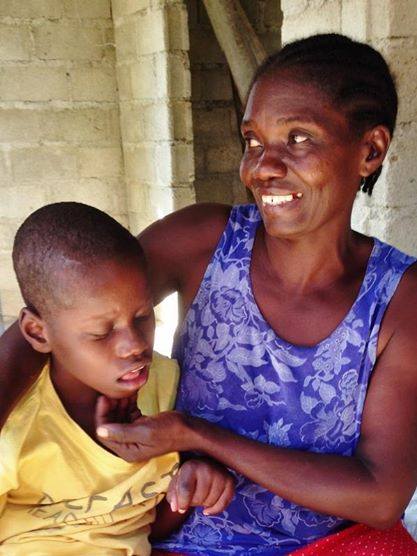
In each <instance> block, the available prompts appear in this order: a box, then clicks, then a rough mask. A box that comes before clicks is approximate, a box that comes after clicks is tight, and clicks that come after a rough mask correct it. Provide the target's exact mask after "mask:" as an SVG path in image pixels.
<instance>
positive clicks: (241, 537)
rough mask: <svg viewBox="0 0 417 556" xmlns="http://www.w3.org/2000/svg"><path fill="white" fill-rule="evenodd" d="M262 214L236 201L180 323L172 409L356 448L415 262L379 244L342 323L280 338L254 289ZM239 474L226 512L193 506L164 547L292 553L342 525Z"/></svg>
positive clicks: (283, 441)
mask: <svg viewBox="0 0 417 556" xmlns="http://www.w3.org/2000/svg"><path fill="white" fill-rule="evenodd" d="M260 222H261V218H260V214H259V211H258V209H257V207H256V206H255V205H241V206H237V207H234V208H233V209H232V212H231V215H230V219H229V222H228V224H227V226H226V229H225V231H224V233H223V235H222V238H221V240H220V242H219V245H218V246H217V249H216V251H215V254H214V255H213V258H212V260H211V262H210V264H209V265H208V267H207V270H206V273H205V275H204V278H203V281H202V283H201V286H200V288H199V291H198V293H197V295H196V298H195V299H194V301H193V303H192V305H191V308H190V309H189V311H188V313H187V315H186V318H185V320H184V322H183V324H182V327H181V329H180V330H179V333H178V336H177V341H176V343H175V347H174V357H176V358H177V359H178V361H179V363H180V366H181V369H182V377H181V382H180V387H179V392H178V398H177V400H178V401H177V408H178V409H179V410H181V411H185V412H187V413H189V414H192V415H195V416H198V417H202V418H204V419H206V420H208V421H210V422H213V423H216V424H218V425H220V426H222V427H225V428H227V429H230V430H232V431H235V432H236V433H238V434H240V435H242V436H245V437H247V438H252V439H254V440H257V441H258V442H263V443H266V444H270V445H274V446H281V447H291V448H296V449H301V450H309V451H312V452H319V453H328V454H340V455H345V456H349V455H352V453H353V452H354V449H355V446H356V444H357V441H358V437H359V433H360V425H361V417H362V409H363V405H364V400H365V395H366V389H367V385H368V381H369V377H370V373H371V371H372V368H373V366H374V363H375V357H376V344H377V340H378V331H379V327H380V323H381V320H382V317H383V315H384V312H385V309H386V307H387V305H388V303H389V301H390V299H391V297H392V295H393V294H394V292H395V289H396V287H397V285H398V282H399V280H400V279H401V276H402V275H403V273H404V271H405V270H406V269H407V268H408V266H409V265H410V264H412V263H413V262H414V261H415V259H414V258H412V257H409V256H407V255H405V254H403V253H401V252H400V251H398V250H397V249H395V248H393V247H390V246H389V245H386V244H384V243H382V242H380V241H379V240H376V239H375V241H374V247H373V250H372V253H371V255H370V258H369V262H368V266H367V269H366V274H365V277H364V280H363V283H362V286H361V289H360V291H359V294H358V296H357V298H356V300H355V302H354V303H353V305H352V307H351V309H350V310H349V312H348V314H347V315H346V317H345V318H344V320H343V321H342V322H341V323H340V324H339V325H338V326H337V328H336V329H335V330H334V331H333V332H332V333H331V334H330V335H329V336H328V337H327V338H326V339H325V340H323V341H321V342H319V343H318V344H317V345H315V346H313V347H303V346H296V345H292V344H290V343H288V342H286V341H285V340H283V339H281V338H279V337H278V336H277V335H276V334H275V332H274V331H273V330H272V329H271V327H270V326H269V324H268V322H266V321H265V319H264V317H263V316H262V314H261V312H260V309H259V308H258V306H257V304H256V301H255V299H254V296H253V292H252V286H251V280H250V274H249V270H250V261H251V255H252V248H253V242H254V238H255V233H256V230H257V228H258V226H259V224H260ZM234 474H235V476H236V495H235V497H234V499H233V501H232V503H231V504H230V506H229V507H228V508H227V510H226V511H224V512H223V513H222V514H219V515H217V516H211V517H210V516H204V515H203V513H202V512H201V510H199V509H197V510H196V511H194V512H193V513H192V514H191V515H190V516H189V517H188V518H187V520H186V521H185V523H184V525H183V527H182V528H181V529H180V530H179V531H178V532H177V533H174V534H173V535H172V536H171V537H170V538H169V539H168V540H166V541H163V542H160V543H158V546H159V547H161V548H164V549H166V550H173V551H179V552H182V551H184V552H185V553H187V554H206V555H213V556H214V555H246V554H252V553H253V554H255V553H256V554H261V555H270V554H271V555H272V554H274V555H277V554H287V553H289V552H291V551H292V550H295V549H297V548H299V547H300V546H303V545H305V544H307V543H309V542H312V541H313V540H315V539H318V538H320V537H323V536H325V535H328V534H330V533H333V532H335V531H337V530H339V529H341V528H343V527H344V526H345V525H346V522H345V521H343V520H342V519H339V518H337V517H334V516H328V515H322V514H319V513H316V512H313V511H310V510H308V509H307V508H304V507H301V506H298V505H296V504H293V503H291V502H289V501H288V500H285V499H283V498H281V497H280V496H277V495H275V494H273V493H272V492H270V491H268V490H266V489H264V488H262V487H260V486H258V485H256V484H254V483H252V482H251V481H249V480H247V479H246V478H244V477H243V476H241V475H239V474H237V473H234Z"/></svg>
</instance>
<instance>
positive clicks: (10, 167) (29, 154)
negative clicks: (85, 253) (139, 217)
mask: <svg viewBox="0 0 417 556" xmlns="http://www.w3.org/2000/svg"><path fill="white" fill-rule="evenodd" d="M113 43H114V40H113V23H112V17H111V10H110V0H88V1H84V0H60V1H56V0H30V1H20V0H1V1H0V268H1V272H0V315H3V320H4V321H9V320H10V318H11V317H14V316H15V315H16V314H17V310H18V308H19V307H20V305H21V300H20V296H19V294H18V289H17V284H16V282H15V279H14V274H13V271H12V265H11V247H12V241H13V236H14V233H15V231H16V229H17V227H18V225H19V224H20V223H21V222H22V220H23V219H24V218H25V217H26V216H27V215H28V214H29V213H30V212H32V211H33V210H35V209H36V208H38V207H40V206H41V205H43V204H46V203H49V202H54V201H60V200H79V201H83V202H87V203H90V204H93V205H96V206H98V207H99V208H102V209H103V210H105V211H108V212H110V213H111V214H113V215H114V216H115V217H116V218H118V219H119V220H120V221H121V222H123V223H125V224H126V223H127V212H126V195H125V187H124V182H123V161H122V152H121V147H120V130H119V112H118V95H117V87H116V75H115V57H114V45H113ZM3 324H4V323H3V321H2V317H0V328H1V327H2V326H3ZM6 324H7V322H6Z"/></svg>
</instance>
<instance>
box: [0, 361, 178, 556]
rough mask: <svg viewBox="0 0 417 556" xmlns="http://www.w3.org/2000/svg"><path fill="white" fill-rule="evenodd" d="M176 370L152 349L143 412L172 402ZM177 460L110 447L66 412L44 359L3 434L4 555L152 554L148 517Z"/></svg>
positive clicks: (0, 525)
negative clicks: (142, 458)
mask: <svg viewBox="0 0 417 556" xmlns="http://www.w3.org/2000/svg"><path fill="white" fill-rule="evenodd" d="M178 376H179V369H178V365H177V364H176V362H175V361H173V360H171V359H168V358H166V357H162V356H161V355H158V354H156V353H155V354H154V360H153V363H152V367H151V369H150V372H149V380H148V382H147V384H146V385H145V386H144V387H143V388H142V390H141V391H140V392H139V396H138V405H139V407H140V409H141V410H142V412H143V413H144V414H147V415H150V414H153V413H157V412H159V411H165V410H167V409H171V408H172V407H173V405H174V401H175V395H176V389H177V384H178ZM178 461H179V459H178V454H177V453H171V454H166V455H164V456H160V457H157V458H153V459H151V460H149V461H147V462H144V463H127V462H126V461H124V460H123V459H121V458H119V457H117V456H116V455H114V454H111V453H110V452H107V451H106V450H105V449H104V448H102V447H101V446H100V445H99V444H97V443H96V442H94V440H92V439H91V438H90V437H89V436H88V435H87V434H86V433H85V432H84V431H83V430H82V429H81V428H80V427H79V426H78V425H77V423H75V422H74V421H73V420H72V419H71V418H70V417H69V415H68V414H67V413H66V411H65V409H64V407H63V405H62V404H61V401H60V400H59V398H58V396H57V394H56V392H55V390H54V387H53V385H52V382H51V379H50V376H49V368H48V366H46V367H45V368H44V370H43V371H42V374H41V376H40V377H39V379H38V380H37V381H36V383H35V384H34V385H33V386H32V388H31V389H30V390H29V391H28V392H27V394H26V395H25V396H24V398H23V399H22V400H21V401H20V402H19V404H18V405H17V407H16V408H15V409H14V411H13V412H12V413H11V415H10V417H9V419H8V420H7V422H6V424H5V426H4V428H3V431H2V433H1V435H0V512H1V517H0V555H2V556H5V555H7V556H23V555H24V556H29V555H30V556H46V555H53V556H63V555H65V556H66V555H68V556H92V555H94V556H121V555H124V556H133V555H139V556H146V555H148V554H149V553H150V545H149V542H148V534H149V530H150V527H149V524H150V523H152V522H153V521H154V518H155V506H156V504H157V503H158V502H159V501H160V500H161V499H162V498H163V495H164V493H165V492H166V491H167V488H168V485H169V482H170V480H171V477H172V474H173V473H174V472H175V471H176V469H177V467H178Z"/></svg>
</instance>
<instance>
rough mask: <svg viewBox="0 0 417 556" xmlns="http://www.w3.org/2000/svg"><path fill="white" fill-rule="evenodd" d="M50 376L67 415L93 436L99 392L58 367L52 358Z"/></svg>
mask: <svg viewBox="0 0 417 556" xmlns="http://www.w3.org/2000/svg"><path fill="white" fill-rule="evenodd" d="M50 376H51V381H52V384H53V385H54V388H55V391H56V393H57V394H58V397H59V399H60V400H61V402H62V405H63V406H64V407H65V410H66V411H67V413H68V415H69V416H70V417H71V419H73V420H74V421H75V422H76V423H77V424H78V425H79V426H80V427H81V428H82V429H83V430H84V431H85V432H86V433H87V434H89V435H90V436H92V437H94V435H95V434H94V431H95V424H94V412H95V406H96V401H97V398H98V396H99V393H98V392H97V391H96V390H94V389H93V388H91V387H90V386H87V385H86V384H84V383H82V382H80V381H79V380H77V379H76V378H75V377H73V376H72V375H71V374H70V373H68V372H66V371H65V370H63V369H60V368H59V365H56V364H54V361H53V358H52V359H51V363H50Z"/></svg>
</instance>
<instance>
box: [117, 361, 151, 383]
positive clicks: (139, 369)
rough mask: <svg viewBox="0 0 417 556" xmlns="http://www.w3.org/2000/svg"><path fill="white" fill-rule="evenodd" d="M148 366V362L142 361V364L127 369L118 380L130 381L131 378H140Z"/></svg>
mask: <svg viewBox="0 0 417 556" xmlns="http://www.w3.org/2000/svg"><path fill="white" fill-rule="evenodd" d="M147 367H148V363H141V364H140V365H137V366H136V367H135V368H133V369H131V370H130V371H127V372H126V373H124V374H123V375H122V376H121V377H119V378H118V380H120V381H123V382H124V381H126V382H127V381H129V380H135V378H138V377H139V376H140V375H141V374H142V373H143V372H144V371H145V370H146V369H147Z"/></svg>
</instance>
